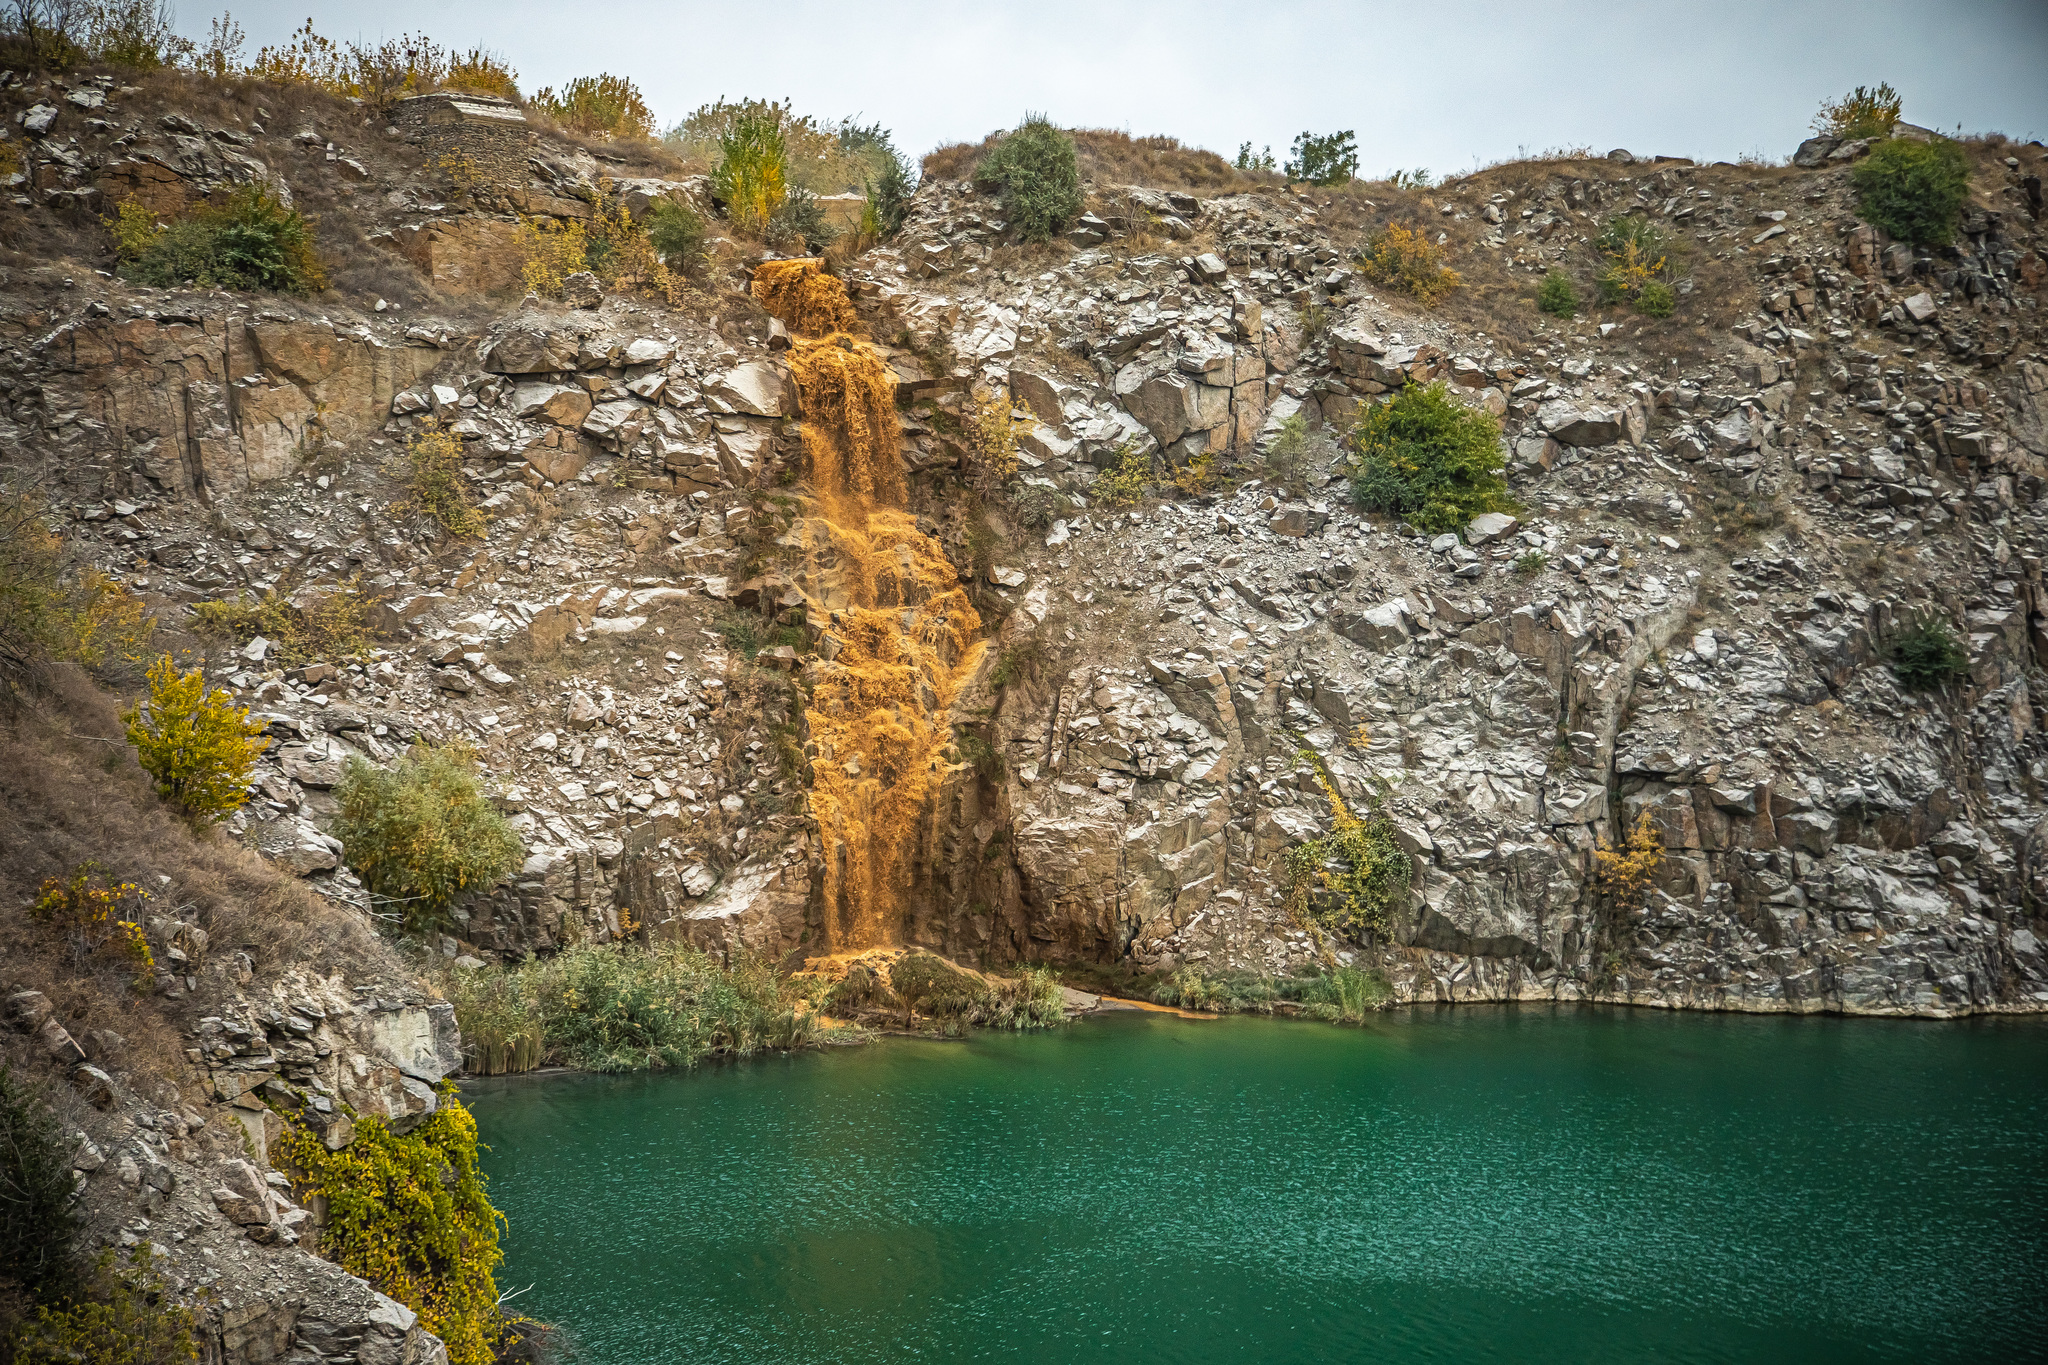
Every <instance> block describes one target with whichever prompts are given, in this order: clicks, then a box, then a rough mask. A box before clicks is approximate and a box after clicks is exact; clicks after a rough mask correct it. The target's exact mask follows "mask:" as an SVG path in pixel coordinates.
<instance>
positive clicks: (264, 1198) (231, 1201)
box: [213, 1161, 274, 1228]
mask: <svg viewBox="0 0 2048 1365" xmlns="http://www.w3.org/2000/svg"><path fill="white" fill-rule="evenodd" d="M273 1199H274V1196H273V1195H272V1194H271V1192H270V1185H269V1184H268V1182H266V1181H265V1180H264V1179H263V1173H262V1172H261V1171H258V1170H257V1169H256V1168H255V1167H254V1166H253V1165H251V1164H250V1163H249V1162H246V1161H230V1162H227V1163H226V1164H224V1165H223V1166H222V1167H221V1173H220V1183H219V1184H218V1185H216V1186H214V1187H213V1204H214V1207H215V1208H217V1209H219V1210H220V1211H221V1213H222V1214H223V1215H224V1216H225V1217H226V1218H227V1219H228V1221H230V1222H232V1223H239V1224H240V1225H241V1226H243V1227H245V1228H246V1227H258V1226H261V1225H263V1224H265V1223H268V1222H269V1221H270V1219H271V1215H272V1210H273Z"/></svg>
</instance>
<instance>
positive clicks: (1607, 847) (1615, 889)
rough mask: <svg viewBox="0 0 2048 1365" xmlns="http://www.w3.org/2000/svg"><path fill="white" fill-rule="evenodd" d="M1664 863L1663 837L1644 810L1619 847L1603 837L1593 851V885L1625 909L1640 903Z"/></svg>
mask: <svg viewBox="0 0 2048 1365" xmlns="http://www.w3.org/2000/svg"><path fill="white" fill-rule="evenodd" d="M1663 865H1664V840H1663V837H1662V836H1661V835H1659V834H1658V833H1657V825H1656V822H1655V821H1653V820H1652V819H1651V818H1650V813H1649V812H1648V811H1644V812H1643V813H1642V814H1641V815H1640V816H1638V817H1637V819H1636V823H1635V828H1634V829H1631V830H1630V831H1629V832H1628V836H1627V837H1626V838H1625V839H1623V840H1622V841H1621V844H1620V846H1619V847H1617V846H1616V845H1615V844H1614V843H1612V842H1611V841H1608V840H1602V841H1601V843H1600V846H1599V847H1598V848H1596V849H1594V850H1593V888H1594V889H1595V890H1596V891H1598V892H1600V893H1601V894H1602V895H1604V896H1607V897H1609V898H1611V899H1612V900H1613V902H1614V903H1615V904H1616V905H1617V906H1620V907H1622V908H1624V909H1633V908H1634V907H1635V906H1637V905H1640V904H1641V903H1642V899H1643V893H1644V892H1646V891H1648V890H1649V889H1650V883H1651V882H1653V881H1655V880H1656V877H1657V870H1658V869H1659V868H1660V867H1662V866H1663Z"/></svg>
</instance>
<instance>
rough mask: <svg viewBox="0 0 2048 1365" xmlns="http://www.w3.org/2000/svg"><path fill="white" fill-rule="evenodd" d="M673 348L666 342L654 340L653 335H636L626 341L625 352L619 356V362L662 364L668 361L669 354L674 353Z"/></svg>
mask: <svg viewBox="0 0 2048 1365" xmlns="http://www.w3.org/2000/svg"><path fill="white" fill-rule="evenodd" d="M674 349H675V348H674V347H672V346H670V345H669V344H668V343H667V342H665V341H656V340H655V339H654V338H653V337H636V338H635V339H633V340H632V341H629V342H627V343H626V349H625V352H624V354H622V355H621V356H620V357H619V363H620V364H622V365H664V364H667V363H668V358H669V356H670V355H672V354H674Z"/></svg>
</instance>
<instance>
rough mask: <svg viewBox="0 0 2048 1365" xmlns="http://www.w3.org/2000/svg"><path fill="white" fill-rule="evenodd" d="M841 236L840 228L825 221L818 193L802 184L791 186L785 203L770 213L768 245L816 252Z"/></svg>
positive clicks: (786, 194)
mask: <svg viewBox="0 0 2048 1365" xmlns="http://www.w3.org/2000/svg"><path fill="white" fill-rule="evenodd" d="M838 235H839V233H838V230H837V229H835V228H834V227H833V226H832V225H831V224H830V223H829V222H827V221H826V220H825V210H824V207H823V206H822V205H820V204H819V203H818V196H817V195H815V194H813V193H811V192H810V191H809V190H807V189H805V188H804V187H803V186H802V185H792V186H790V187H789V189H788V190H787V191H786V192H785V193H784V194H783V196H782V203H781V204H779V205H777V206H776V209H775V212H773V213H771V214H769V215H768V234H767V236H768V244H769V245H770V246H773V247H776V248H778V249H790V248H798V249H801V250H803V251H804V252H806V253H807V254H810V255H816V254H818V253H819V252H821V251H823V250H824V249H825V248H826V247H827V246H828V245H830V244H831V242H832V239H833V238H835V237H837V236H838Z"/></svg>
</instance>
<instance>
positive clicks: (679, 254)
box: [647, 199, 704, 270]
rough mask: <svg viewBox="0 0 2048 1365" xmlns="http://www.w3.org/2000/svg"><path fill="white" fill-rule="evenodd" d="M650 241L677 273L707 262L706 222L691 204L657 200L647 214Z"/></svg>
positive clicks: (648, 238) (672, 200) (671, 200)
mask: <svg viewBox="0 0 2048 1365" xmlns="http://www.w3.org/2000/svg"><path fill="white" fill-rule="evenodd" d="M647 240H648V241H649V242H650V243H652V244H653V246H654V249H655V250H656V251H658V252H660V253H661V259H662V260H663V261H665V262H667V263H668V264H669V265H670V266H671V267H673V268H674V269H677V270H695V269H696V268H697V266H698V265H699V264H701V263H702V261H703V259H704V220H703V219H702V218H699V217H698V216H697V211H696V210H695V209H693V208H691V207H690V206H689V205H688V204H684V203H679V202H677V201H676V200H674V199H657V200H655V201H654V207H653V208H651V209H649V210H648V211H647Z"/></svg>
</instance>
